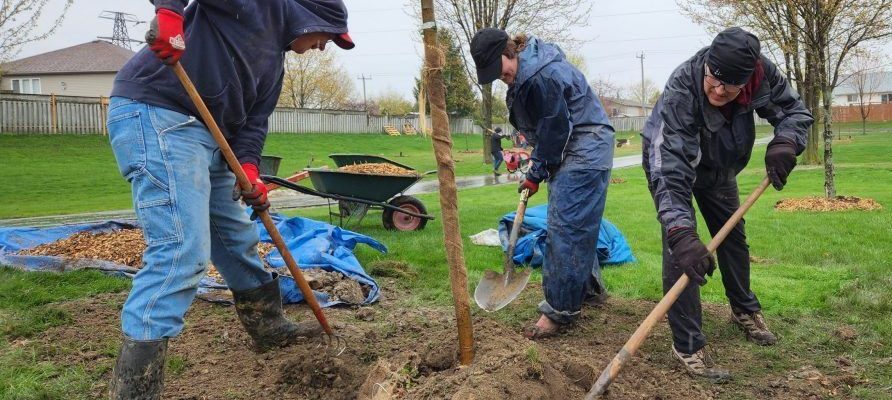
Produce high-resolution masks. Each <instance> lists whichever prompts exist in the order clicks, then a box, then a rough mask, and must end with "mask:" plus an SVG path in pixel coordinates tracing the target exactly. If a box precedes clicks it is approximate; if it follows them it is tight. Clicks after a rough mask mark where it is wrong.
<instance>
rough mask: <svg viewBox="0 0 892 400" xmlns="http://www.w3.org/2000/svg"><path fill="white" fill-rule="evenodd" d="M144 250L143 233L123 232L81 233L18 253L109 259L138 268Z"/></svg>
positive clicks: (139, 231) (135, 231) (127, 230)
mask: <svg viewBox="0 0 892 400" xmlns="http://www.w3.org/2000/svg"><path fill="white" fill-rule="evenodd" d="M145 249H146V243H145V241H144V240H143V238H142V231H141V230H139V229H124V230H120V231H117V232H111V233H90V232H79V233H75V234H74V235H71V236H69V237H68V238H65V239H62V240H59V241H56V242H53V243H47V244H42V245H40V246H37V247H34V248H31V249H26V250H22V251H20V252H19V254H22V255H30V256H60V257H67V258H89V259H94V260H107V261H113V262H116V263H118V264H124V265H127V266H130V267H136V268H139V267H141V266H142V252H143V250H145Z"/></svg>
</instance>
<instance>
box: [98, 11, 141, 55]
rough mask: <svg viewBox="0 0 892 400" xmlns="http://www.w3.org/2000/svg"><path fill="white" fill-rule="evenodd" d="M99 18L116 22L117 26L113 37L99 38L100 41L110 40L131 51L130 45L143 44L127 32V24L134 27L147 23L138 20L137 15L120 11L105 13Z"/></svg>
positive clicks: (113, 30)
mask: <svg viewBox="0 0 892 400" xmlns="http://www.w3.org/2000/svg"><path fill="white" fill-rule="evenodd" d="M99 18H102V19H110V20H114V21H115V26H114V28H113V29H112V35H111V36H99V38H100V39H109V40H111V42H112V44H115V45H117V46H121V47H125V48H127V49H131V50H132V48H131V47H130V43H131V42H136V43H142V42H143V41H142V40H136V39H131V38H130V34H129V33H128V32H127V24H128V23H132V24H133V25H134V26H136V25H139V24H142V23H145V22H146V21H140V20H139V19H138V18H136V15H133V14H127V13H124V12H120V11H103V12H102V13H100V14H99Z"/></svg>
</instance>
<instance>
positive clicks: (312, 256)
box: [0, 214, 387, 307]
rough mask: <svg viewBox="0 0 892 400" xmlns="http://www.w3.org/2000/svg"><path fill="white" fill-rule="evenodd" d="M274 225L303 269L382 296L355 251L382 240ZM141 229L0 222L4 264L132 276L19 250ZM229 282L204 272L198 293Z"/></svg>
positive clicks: (284, 285)
mask: <svg viewBox="0 0 892 400" xmlns="http://www.w3.org/2000/svg"><path fill="white" fill-rule="evenodd" d="M272 216H273V220H274V221H275V222H276V227H277V228H278V229H279V232H281V234H282V237H283V238H284V239H285V243H286V245H287V246H288V249H289V250H291V254H292V255H293V256H294V257H296V258H297V260H296V261H297V263H298V265H299V266H300V268H301V269H310V268H321V269H324V270H326V271H337V272H340V273H343V274H344V275H346V276H347V277H348V278H350V279H353V280H356V281H357V282H359V283H360V284H363V285H368V286H369V287H370V291H369V294H368V296H367V297H366V299H365V301H364V302H363V304H369V303H372V302H375V301H377V300H378V297H379V287H378V283H377V282H375V280H374V279H373V278H372V277H371V276H369V275H368V274H366V272H365V270H363V268H362V266H361V265H360V263H359V260H357V259H356V257H355V256H354V255H353V249H354V248H356V245H357V244H360V243H362V244H367V245H369V246H370V247H372V248H373V249H375V250H378V251H380V252H382V253H384V252H387V247H385V246H384V245H383V244H381V243H380V242H378V241H376V240H374V239H372V238H370V237H368V236H365V235H362V234H358V233H355V232H351V231H348V230H345V229H341V228H339V227H336V226H332V225H329V224H326V223H323V222H319V221H314V220H311V219H306V218H301V217H293V218H285V217H283V216H281V215H279V214H273V215H272ZM130 228H138V226H137V225H136V223H135V222H133V221H108V222H102V223H94V224H76V225H63V226H56V227H49V228H30V227H23V228H18V227H14V228H2V227H0V265H7V266H11V267H15V268H19V269H23V270H27V271H68V270H73V269H83V268H91V269H99V270H101V271H104V272H108V273H112V274H117V275H123V276H130V277H132V276H133V274H135V273H136V272H137V269H136V268H133V267H129V266H126V265H121V264H117V263H114V262H110V261H101V260H86V259H75V260H72V259H63V258H61V257H52V256H25V255H16V254H15V253H16V252H18V251H20V250H24V249H29V248H32V247H35V246H39V245H41V244H47V243H52V242H56V241H58V240H61V239H64V238H67V237H69V236H71V235H73V234H75V233H78V232H91V233H108V232H114V231H118V230H121V229H130ZM257 229H258V232H259V233H260V240H261V241H264V242H272V240H271V239H270V237H269V233H267V232H266V229H265V228H264V227H263V225H262V224H261V223H260V221H259V220H258V221H257ZM266 261H267V263H268V264H269V265H270V266H271V267H274V268H284V267H285V261H284V260H283V259H282V256H281V255H280V254H279V251H278V250H273V251H272V252H270V253H269V254H268V255H267V256H266ZM279 284H280V286H281V289H282V300H283V301H284V302H285V303H297V302H301V301H303V299H304V298H303V295H302V294H301V292H300V290H299V289H297V287H296V285H295V283H294V280H293V279H292V278H290V277H288V276H282V278H281V279H280V280H279ZM225 288H226V285H225V282H222V281H221V282H218V281H216V280H214V279H212V278H209V277H205V278H204V279H202V281H201V283H200V284H199V293H207V292H208V291H209V290H213V289H225ZM315 293H316V298H317V299H318V300H319V303H320V305H321V306H322V307H328V306H332V305H335V304H340V303H342V302H341V301H333V300H331V299H329V297H328V295H326V294H324V293H320V292H315Z"/></svg>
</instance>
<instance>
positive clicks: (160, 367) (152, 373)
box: [108, 337, 167, 400]
mask: <svg viewBox="0 0 892 400" xmlns="http://www.w3.org/2000/svg"><path fill="white" fill-rule="evenodd" d="M166 355H167V339H158V340H133V339H130V338H128V337H124V342H123V343H122V344H121V352H120V353H119V354H118V360H117V363H116V364H115V369H114V371H112V380H111V384H110V385H109V391H108V392H109V398H110V399H112V400H156V399H160V398H161V391H162V390H164V358H165V356H166Z"/></svg>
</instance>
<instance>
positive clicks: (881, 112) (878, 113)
mask: <svg viewBox="0 0 892 400" xmlns="http://www.w3.org/2000/svg"><path fill="white" fill-rule="evenodd" d="M867 107H869V111H868V114H867V121H868V122H886V121H892V103H886V104H870V105H868V106H867ZM833 122H861V107H860V106H858V105H851V106H837V107H833Z"/></svg>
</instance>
